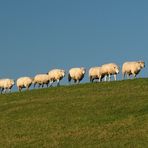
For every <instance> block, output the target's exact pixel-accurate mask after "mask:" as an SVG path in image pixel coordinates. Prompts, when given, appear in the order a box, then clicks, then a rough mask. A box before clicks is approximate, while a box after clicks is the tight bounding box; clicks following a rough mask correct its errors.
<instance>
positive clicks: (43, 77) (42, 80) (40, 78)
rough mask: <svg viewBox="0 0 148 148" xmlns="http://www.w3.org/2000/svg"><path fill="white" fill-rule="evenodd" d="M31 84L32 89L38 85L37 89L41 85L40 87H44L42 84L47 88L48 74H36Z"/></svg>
mask: <svg viewBox="0 0 148 148" xmlns="http://www.w3.org/2000/svg"><path fill="white" fill-rule="evenodd" d="M33 84H34V87H35V86H36V84H38V87H40V86H41V85H42V87H44V84H46V86H47V87H48V84H49V76H48V74H37V75H36V76H35V77H34V80H33Z"/></svg>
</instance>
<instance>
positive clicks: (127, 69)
mask: <svg viewBox="0 0 148 148" xmlns="http://www.w3.org/2000/svg"><path fill="white" fill-rule="evenodd" d="M144 67H145V62H144V61H133V62H125V63H123V66H122V78H123V79H124V77H125V74H126V75H127V78H128V79H129V76H130V75H133V77H134V78H136V76H137V74H138V73H139V72H140V71H141V69H142V68H144Z"/></svg>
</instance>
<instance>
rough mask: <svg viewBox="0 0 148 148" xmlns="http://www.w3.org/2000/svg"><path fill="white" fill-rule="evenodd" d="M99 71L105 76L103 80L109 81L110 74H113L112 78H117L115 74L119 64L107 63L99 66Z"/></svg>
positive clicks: (117, 71)
mask: <svg viewBox="0 0 148 148" xmlns="http://www.w3.org/2000/svg"><path fill="white" fill-rule="evenodd" d="M101 73H102V75H103V76H105V81H106V80H107V77H108V81H110V79H111V75H114V79H115V80H117V74H118V73H119V66H118V65H117V64H115V63H108V64H104V65H102V66H101Z"/></svg>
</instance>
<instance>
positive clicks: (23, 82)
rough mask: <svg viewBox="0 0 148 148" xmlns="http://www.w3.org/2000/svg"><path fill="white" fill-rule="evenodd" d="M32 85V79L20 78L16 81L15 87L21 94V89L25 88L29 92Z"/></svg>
mask: <svg viewBox="0 0 148 148" xmlns="http://www.w3.org/2000/svg"><path fill="white" fill-rule="evenodd" d="M32 83H33V78H31V77H20V78H18V79H17V81H16V86H17V88H18V90H19V91H20V92H21V90H22V88H26V89H27V90H29V88H30V86H31V84H32Z"/></svg>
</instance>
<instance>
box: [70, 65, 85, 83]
mask: <svg viewBox="0 0 148 148" xmlns="http://www.w3.org/2000/svg"><path fill="white" fill-rule="evenodd" d="M85 71H86V70H85V68H84V67H81V68H71V69H70V70H69V74H68V81H69V82H70V81H71V79H73V80H74V83H76V82H77V83H80V81H81V80H82V79H83V78H84V75H85Z"/></svg>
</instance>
